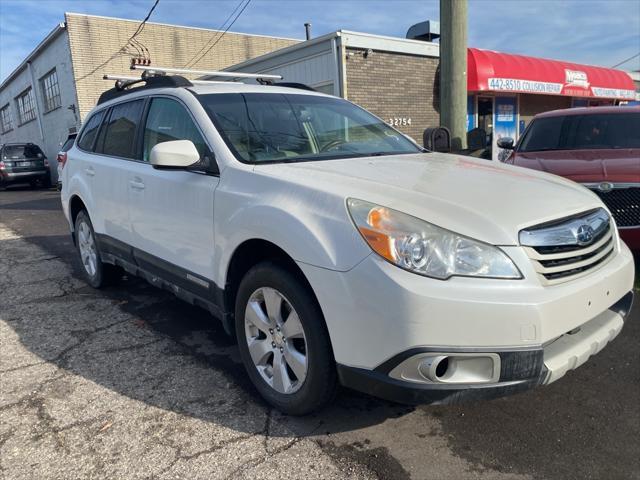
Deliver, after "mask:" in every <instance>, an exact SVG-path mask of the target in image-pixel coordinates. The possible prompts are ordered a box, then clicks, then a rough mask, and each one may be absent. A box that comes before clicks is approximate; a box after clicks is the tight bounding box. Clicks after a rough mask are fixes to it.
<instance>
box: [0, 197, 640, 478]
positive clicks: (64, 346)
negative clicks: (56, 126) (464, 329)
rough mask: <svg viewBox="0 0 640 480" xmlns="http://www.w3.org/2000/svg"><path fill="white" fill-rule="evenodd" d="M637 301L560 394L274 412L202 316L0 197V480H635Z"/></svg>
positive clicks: (28, 204) (56, 212) (56, 208)
mask: <svg viewBox="0 0 640 480" xmlns="http://www.w3.org/2000/svg"><path fill="white" fill-rule="evenodd" d="M639 341H640V302H637V303H636V305H635V308H634V311H633V312H632V314H631V317H630V320H629V321H628V323H627V325H626V326H625V328H624V330H623V331H622V333H621V335H620V336H619V337H618V338H617V339H616V340H614V342H613V343H612V344H611V345H609V346H608V347H607V348H606V349H605V350H604V351H603V352H602V353H601V354H599V355H598V356H597V357H595V358H593V359H591V360H590V361H589V362H588V363H587V364H586V365H584V366H583V367H582V368H580V369H579V370H577V371H575V372H571V373H569V374H568V375H567V376H566V377H565V378H563V379H562V380H561V381H559V382H557V383H555V384H552V385H550V386H547V387H543V388H539V389H537V390H535V391H531V392H528V393H525V394H521V395H517V396H513V397H509V398H504V399H499V400H494V401H490V402H479V403H469V404H465V405H460V406H454V407H451V406H447V407H444V406H438V407H434V406H420V407H407V406H402V405H396V404H391V403H387V402H383V401H380V400H376V399H374V398H370V397H367V396H365V395H360V394H356V393H353V392H349V391H341V392H340V393H339V395H338V398H337V399H336V401H335V403H334V404H333V405H332V406H331V407H329V408H328V409H325V410H324V411H322V412H321V413H319V414H316V415H312V416H309V417H305V418H293V417H285V416H282V415H280V414H278V413H277V412H276V411H273V410H272V409H270V408H268V407H267V406H266V404H265V403H263V402H262V401H261V400H260V398H259V396H258V395H257V393H256V392H255V391H254V390H253V387H252V386H251V385H250V383H249V381H248V380H247V378H246V377H245V374H244V370H243V367H242V365H241V363H240V360H239V356H238V352H237V349H236V347H235V346H234V344H233V342H232V341H231V340H230V339H229V338H228V337H226V336H225V334H224V332H223V331H222V328H221V326H220V325H219V324H218V323H217V322H216V321H212V319H211V318H210V317H209V315H208V314H207V313H206V312H204V311H202V310H199V309H197V308H195V307H191V306H189V305H187V304H185V303H182V302H181V301H179V300H177V299H176V298H174V297H173V296H172V295H170V294H168V293H166V292H162V291H159V290H156V289H154V288H153V287H151V286H150V285H148V284H146V283H145V282H143V281H141V280H138V279H135V278H124V279H123V280H122V281H121V282H120V283H119V284H118V285H117V286H115V287H111V288H109V289H106V290H102V291H96V290H93V289H92V288H90V287H88V286H87V285H86V284H85V283H84V282H83V281H82V280H81V276H80V270H79V265H78V264H77V262H76V258H75V251H74V248H73V244H72V242H71V238H70V236H69V233H68V228H67V225H66V221H65V219H64V217H63V215H62V212H61V209H60V204H59V196H58V193H57V192H55V191H53V190H36V191H31V190H27V189H22V188H19V187H16V188H12V189H9V190H6V191H0V478H6V479H12V480H18V479H45V478H46V479H79V478H112V479H116V478H121V479H137V478H158V479H172V478H185V479H190V480H195V479H217V478H278V479H286V478H295V479H297V478H310V479H311V478H314V479H315V478H363V479H364V478H367V479H368V478H374V479H375V478H379V479H468V478H469V479H474V478H483V479H485V478H486V479H514V480H515V479H587V478H593V479H627V478H629V479H631V478H640V455H639V454H638V452H639V451H640V349H638V344H639Z"/></svg>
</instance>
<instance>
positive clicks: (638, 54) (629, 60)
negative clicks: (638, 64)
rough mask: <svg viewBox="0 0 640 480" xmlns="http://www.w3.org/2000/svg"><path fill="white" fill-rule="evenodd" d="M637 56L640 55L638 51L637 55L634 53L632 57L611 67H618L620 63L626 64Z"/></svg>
mask: <svg viewBox="0 0 640 480" xmlns="http://www.w3.org/2000/svg"><path fill="white" fill-rule="evenodd" d="M636 57H640V52H638V53H636V54H635V55H632V56H631V57H629V58H627V59H626V60H623V61H621V62H620V63H616V64H615V65H614V66H613V67H611V68H616V67H619V66H620V65H624V64H625V63H627V62H628V61H630V60H633V59H634V58H636Z"/></svg>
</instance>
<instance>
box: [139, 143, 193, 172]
mask: <svg viewBox="0 0 640 480" xmlns="http://www.w3.org/2000/svg"><path fill="white" fill-rule="evenodd" d="M199 161H200V154H199V153H198V149H197V148H196V146H195V145H194V144H193V142H192V141H191V140H174V141H171V142H162V143H158V144H156V145H155V146H154V147H153V148H152V149H151V155H150V163H151V165H153V166H154V167H155V168H187V167H190V166H192V165H194V164H196V163H198V162H199Z"/></svg>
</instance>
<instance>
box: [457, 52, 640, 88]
mask: <svg viewBox="0 0 640 480" xmlns="http://www.w3.org/2000/svg"><path fill="white" fill-rule="evenodd" d="M467 62H468V67H467V69H468V79H467V88H468V90H469V92H514V93H534V94H539V95H566V96H570V97H598V98H616V99H624V100H634V99H635V96H636V92H635V85H634V84H633V80H632V79H631V77H630V76H629V75H628V74H627V73H625V72H623V71H622V70H615V69H613V68H602V67H594V66H591V65H580V64H578V63H569V62H561V61H558V60H547V59H545V58H535V57H525V56H524V55H512V54H509V53H500V52H494V51H492V50H480V49H478V48H469V49H468V55H467Z"/></svg>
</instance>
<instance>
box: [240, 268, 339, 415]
mask: <svg viewBox="0 0 640 480" xmlns="http://www.w3.org/2000/svg"><path fill="white" fill-rule="evenodd" d="M235 320H236V321H235V326H236V336H237V338H238V345H239V348H240V355H241V357H242V361H243V363H244V366H245V368H246V370H247V373H248V374H249V377H250V378H251V381H252V382H253V384H254V385H255V387H256V388H257V389H258V391H259V392H260V394H261V395H262V396H263V397H264V399H265V400H266V401H267V402H269V403H270V404H271V405H273V406H274V407H276V408H277V409H278V410H280V411H282V412H284V413H288V414H292V415H305V414H308V413H311V412H313V411H315V410H318V409H320V408H321V407H323V406H324V405H326V404H327V403H328V402H329V401H330V400H331V399H332V398H333V396H334V394H335V391H336V388H337V378H336V370H335V362H334V360H333V354H332V351H331V343H330V341H329V335H328V332H327V329H326V326H325V323H324V318H323V316H322V312H321V311H320V307H319V306H318V304H317V301H316V299H315V297H314V296H313V294H312V292H310V291H309V288H308V287H307V286H306V285H304V284H303V282H301V281H300V279H299V278H298V277H296V276H295V275H294V274H292V273H291V272H289V271H288V270H286V269H285V268H283V267H282V266H280V265H278V264H275V263H272V262H265V263H261V264H259V265H257V266H255V267H254V268H252V269H251V270H250V271H249V272H248V273H247V274H246V275H245V277H244V278H243V280H242V282H241V284H240V288H239V290H238V295H237V299H236V308H235Z"/></svg>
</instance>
